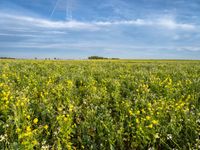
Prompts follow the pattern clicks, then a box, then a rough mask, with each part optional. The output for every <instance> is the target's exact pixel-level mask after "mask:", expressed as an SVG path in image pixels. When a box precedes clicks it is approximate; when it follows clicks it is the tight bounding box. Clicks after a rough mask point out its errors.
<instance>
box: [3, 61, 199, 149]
mask: <svg viewBox="0 0 200 150" xmlns="http://www.w3.org/2000/svg"><path fill="white" fill-rule="evenodd" d="M199 133H200V61H131V60H113V61H111V60H102V61H87V60H86V61H41V60H37V61H36V60H29V61H28V60H1V61H0V149H27V150H28V149H105V150H107V149H111V150H113V149H121V150H123V149H124V150H125V149H199V147H200V139H199V137H200V134H199Z"/></svg>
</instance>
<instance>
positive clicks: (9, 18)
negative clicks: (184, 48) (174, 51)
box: [0, 13, 197, 31]
mask: <svg viewBox="0 0 200 150" xmlns="http://www.w3.org/2000/svg"><path fill="white" fill-rule="evenodd" d="M0 19H1V21H0V24H6V23H7V24H10V25H12V24H13V25H21V26H26V27H27V26H30V27H42V28H48V29H73V30H90V31H95V30H99V29H102V28H103V27H112V26H125V25H126V26H127V25H128V26H142V27H151V28H164V29H168V30H184V31H194V30H196V29H197V26H196V25H193V24H190V23H179V22H177V21H176V20H175V19H172V18H165V17H164V18H162V17H160V18H158V19H151V20H150V19H135V20H119V21H91V22H81V21H76V20H71V21H53V20H48V19H42V18H34V17H28V16H17V15H9V14H2V13H0Z"/></svg>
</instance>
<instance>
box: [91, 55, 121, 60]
mask: <svg viewBox="0 0 200 150" xmlns="http://www.w3.org/2000/svg"><path fill="white" fill-rule="evenodd" d="M88 59H113V60H116V59H119V58H107V57H100V56H90V57H88Z"/></svg>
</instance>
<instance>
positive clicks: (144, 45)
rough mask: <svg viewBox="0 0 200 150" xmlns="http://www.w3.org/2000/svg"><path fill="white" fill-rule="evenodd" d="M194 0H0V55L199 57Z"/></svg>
mask: <svg viewBox="0 0 200 150" xmlns="http://www.w3.org/2000/svg"><path fill="white" fill-rule="evenodd" d="M199 41H200V1H199V0H165V1H164V0H92V1H91V0H0V56H6V57H19V58H34V57H38V58H46V57H50V58H54V57H58V58H72V59H79V58H87V57H88V56H91V55H98V56H104V57H119V58H133V59H149V58H150V59H158V58H159V59H200V42H199Z"/></svg>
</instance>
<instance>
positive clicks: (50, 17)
mask: <svg viewBox="0 0 200 150" xmlns="http://www.w3.org/2000/svg"><path fill="white" fill-rule="evenodd" d="M58 1H59V0H57V1H56V4H55V6H54V8H53V10H52V12H51V15H50V18H51V17H52V16H53V14H54V12H55V10H56V7H57V5H58Z"/></svg>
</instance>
